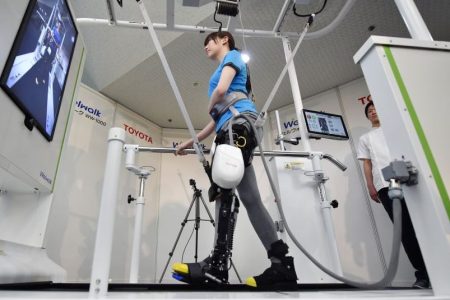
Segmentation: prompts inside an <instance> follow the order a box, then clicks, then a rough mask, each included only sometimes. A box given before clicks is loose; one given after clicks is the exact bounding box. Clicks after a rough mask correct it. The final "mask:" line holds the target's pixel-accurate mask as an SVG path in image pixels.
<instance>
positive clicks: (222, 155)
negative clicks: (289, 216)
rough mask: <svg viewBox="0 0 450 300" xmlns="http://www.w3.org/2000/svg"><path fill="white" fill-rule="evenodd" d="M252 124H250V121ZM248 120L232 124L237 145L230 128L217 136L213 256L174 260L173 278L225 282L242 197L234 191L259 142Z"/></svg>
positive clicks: (213, 175)
mask: <svg viewBox="0 0 450 300" xmlns="http://www.w3.org/2000/svg"><path fill="white" fill-rule="evenodd" d="M247 125H248V126H249V124H247ZM252 138H253V139H254V137H253V136H252V135H250V130H249V128H248V127H247V126H245V122H242V123H241V124H235V125H233V140H234V141H235V145H234V146H231V145H229V133H228V130H224V131H222V132H221V133H220V134H219V135H218V136H217V137H216V141H215V143H216V145H217V147H216V149H215V153H214V156H213V159H212V165H211V169H210V170H208V169H207V170H206V172H207V173H208V176H209V178H210V180H211V188H210V189H209V193H208V194H209V199H210V201H219V202H220V204H219V214H218V220H216V222H217V225H216V226H217V239H216V243H215V246H214V249H213V251H212V252H211V255H210V256H208V257H207V258H206V259H204V260H203V261H201V262H199V263H175V264H174V265H173V266H172V269H173V271H174V272H173V277H174V278H175V279H177V280H179V281H183V282H186V283H189V284H226V283H228V270H229V268H230V258H231V255H232V249H233V234H234V229H235V227H236V221H237V214H238V212H239V199H238V197H237V196H236V194H235V193H234V190H235V188H236V187H237V186H238V185H239V183H240V181H241V180H242V177H243V175H244V169H245V167H246V166H248V165H250V164H251V159H252V156H253V150H254V148H255V145H256V141H255V142H253V140H252Z"/></svg>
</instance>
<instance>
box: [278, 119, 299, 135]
mask: <svg viewBox="0 0 450 300" xmlns="http://www.w3.org/2000/svg"><path fill="white" fill-rule="evenodd" d="M297 131H300V128H299V127H298V120H297V119H292V120H290V121H286V122H283V131H282V134H283V135H289V134H292V133H294V132H297Z"/></svg>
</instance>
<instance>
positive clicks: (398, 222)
mask: <svg viewBox="0 0 450 300" xmlns="http://www.w3.org/2000/svg"><path fill="white" fill-rule="evenodd" d="M238 117H242V118H244V119H246V120H247V122H249V123H250V125H251V127H252V130H253V133H254V134H255V137H256V140H257V143H258V147H259V150H260V152H261V159H262V162H263V165H264V169H265V171H266V174H267V177H268V179H269V183H270V186H271V188H272V192H273V194H274V196H275V203H276V204H277V208H278V211H279V212H280V216H281V219H282V220H283V222H284V225H285V228H286V232H287V233H288V235H289V237H290V238H291V240H292V241H293V242H294V244H295V245H296V246H297V248H298V249H300V251H302V252H303V254H304V255H305V256H306V257H308V259H309V260H310V261H311V262H312V263H314V264H315V265H316V266H317V267H318V268H319V269H320V270H322V271H323V272H324V273H326V274H328V275H329V276H331V277H333V278H335V279H337V280H339V281H342V282H344V283H346V284H348V285H351V286H354V287H358V288H362V289H382V288H385V287H386V286H388V285H389V284H390V283H391V282H392V280H393V279H394V276H395V274H396V272H397V268H398V260H399V254H400V246H401V237H402V205H401V202H400V198H394V199H392V201H393V203H392V205H393V215H394V220H393V221H394V235H393V237H392V251H391V257H390V259H389V266H388V269H387V271H386V273H385V274H384V276H383V278H381V279H380V280H378V281H376V282H373V283H364V282H358V281H354V280H350V279H347V278H345V277H343V276H341V275H338V274H336V273H334V272H333V271H331V270H329V269H327V268H326V267H325V266H323V265H322V264H321V263H320V262H319V261H318V260H316V259H315V258H314V257H313V256H312V255H311V254H310V253H309V252H308V251H307V250H306V249H305V248H304V247H303V246H302V245H301V244H300V242H299V241H298V240H297V239H296V238H295V236H294V234H293V233H292V231H291V229H290V227H289V224H288V222H287V221H286V217H285V215H284V211H283V206H282V204H281V198H280V196H279V194H278V191H277V188H276V186H275V183H274V180H273V178H272V174H271V173H270V169H269V166H268V164H267V161H266V158H265V155H264V151H263V148H262V145H261V138H260V137H259V136H258V131H257V130H256V127H255V125H254V123H253V122H252V120H251V119H250V118H249V117H248V116H246V115H245V114H239V115H237V116H233V118H231V120H230V123H229V124H228V128H229V130H231V129H232V124H233V121H234V120H235V119H236V118H238ZM230 144H231V145H232V144H233V140H232V139H231V140H230Z"/></svg>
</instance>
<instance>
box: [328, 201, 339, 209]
mask: <svg viewBox="0 0 450 300" xmlns="http://www.w3.org/2000/svg"><path fill="white" fill-rule="evenodd" d="M330 205H331V207H332V208H337V207H338V206H339V202H338V201H337V200H333V201H331V202H330Z"/></svg>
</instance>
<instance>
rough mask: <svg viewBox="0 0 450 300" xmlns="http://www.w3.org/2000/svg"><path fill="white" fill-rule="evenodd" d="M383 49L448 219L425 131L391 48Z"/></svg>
mask: <svg viewBox="0 0 450 300" xmlns="http://www.w3.org/2000/svg"><path fill="white" fill-rule="evenodd" d="M384 51H385V53H386V57H387V59H388V61H389V64H390V66H391V69H392V73H393V74H394V77H395V80H396V81H397V85H398V87H399V88H400V92H401V94H402V97H403V101H404V102H405V105H406V107H407V109H408V112H409V115H410V116H411V120H412V122H413V125H414V128H415V129H416V133H417V136H418V137H419V140H420V144H421V145H422V149H423V152H424V153H425V157H426V159H427V161H428V164H429V166H430V169H431V173H432V174H433V178H434V181H435V182H436V186H437V188H438V191H439V195H440V196H441V199H442V202H443V203H444V207H445V210H446V212H447V216H448V218H449V220H450V199H449V196H448V192H447V189H446V188H445V184H444V181H443V180H442V176H441V173H440V172H439V168H438V166H437V164H436V161H435V159H434V156H433V153H432V152H431V148H430V145H429V144H428V141H427V138H426V136H425V132H424V131H423V128H422V125H421V124H420V121H419V118H418V116H417V113H416V110H415V109H414V105H413V104H412V102H411V98H410V97H409V93H408V90H407V89H406V86H405V83H404V82H403V79H402V76H401V74H400V71H399V69H398V66H397V63H396V62H395V59H394V56H393V55H392V51H391V48H390V47H388V46H384Z"/></svg>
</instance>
